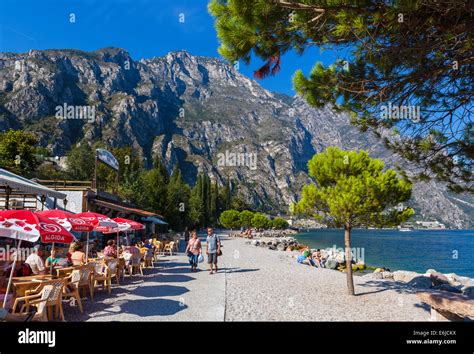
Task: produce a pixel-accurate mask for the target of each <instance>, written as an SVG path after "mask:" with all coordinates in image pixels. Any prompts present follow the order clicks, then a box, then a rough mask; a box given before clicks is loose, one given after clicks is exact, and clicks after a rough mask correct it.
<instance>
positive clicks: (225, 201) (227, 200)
mask: <svg viewBox="0 0 474 354" xmlns="http://www.w3.org/2000/svg"><path fill="white" fill-rule="evenodd" d="M231 198H232V188H231V182H230V180H229V179H227V180H226V182H225V184H224V188H222V195H221V200H222V208H223V210H229V209H230V208H231Z"/></svg>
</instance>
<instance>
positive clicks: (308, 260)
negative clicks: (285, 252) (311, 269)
mask: <svg viewBox="0 0 474 354" xmlns="http://www.w3.org/2000/svg"><path fill="white" fill-rule="evenodd" d="M296 261H297V262H298V263H302V264H307V265H311V266H316V264H315V263H314V261H313V259H312V257H311V253H310V252H309V248H305V249H304V250H303V251H302V252H301V255H299V256H298V257H297V258H296Z"/></svg>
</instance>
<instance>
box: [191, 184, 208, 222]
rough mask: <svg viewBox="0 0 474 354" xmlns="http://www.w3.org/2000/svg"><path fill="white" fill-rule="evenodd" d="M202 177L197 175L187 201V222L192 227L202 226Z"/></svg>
mask: <svg viewBox="0 0 474 354" xmlns="http://www.w3.org/2000/svg"><path fill="white" fill-rule="evenodd" d="M203 208H204V201H203V199H202V176H201V175H198V178H197V181H196V184H195V185H194V187H193V189H192V191H191V197H190V199H189V221H190V223H191V224H192V226H195V227H198V226H203Z"/></svg>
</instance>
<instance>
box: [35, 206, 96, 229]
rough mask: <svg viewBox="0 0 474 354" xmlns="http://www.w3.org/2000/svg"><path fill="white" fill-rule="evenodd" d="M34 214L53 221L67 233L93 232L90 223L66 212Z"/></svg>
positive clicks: (55, 211)
mask: <svg viewBox="0 0 474 354" xmlns="http://www.w3.org/2000/svg"><path fill="white" fill-rule="evenodd" d="M36 214H38V215H41V216H44V217H47V218H48V219H51V220H53V221H54V222H56V223H58V224H59V225H61V226H62V227H64V228H65V229H66V230H68V231H71V230H72V231H80V232H82V231H84V232H91V231H93V230H94V226H93V225H92V224H91V223H89V222H87V221H86V220H84V219H81V218H78V217H76V214H73V213H70V212H68V211H64V210H58V209H53V210H44V211H38V212H36Z"/></svg>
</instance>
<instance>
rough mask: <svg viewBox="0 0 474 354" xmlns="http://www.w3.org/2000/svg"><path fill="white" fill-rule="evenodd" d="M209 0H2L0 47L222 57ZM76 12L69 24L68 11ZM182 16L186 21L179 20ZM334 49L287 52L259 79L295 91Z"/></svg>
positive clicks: (245, 69) (268, 85)
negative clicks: (275, 70) (297, 79)
mask: <svg viewBox="0 0 474 354" xmlns="http://www.w3.org/2000/svg"><path fill="white" fill-rule="evenodd" d="M207 3H208V1H207V0H41V1H40V0H1V1H0V51H2V52H26V51H29V50H30V49H52V48H55V49H64V48H74V49H81V50H86V51H90V50H95V49H99V48H104V47H119V48H123V49H125V50H127V51H128V52H129V53H130V55H131V56H132V58H134V59H135V60H139V59H141V58H151V57H154V56H162V55H165V54H166V53H168V52H170V51H173V50H182V49H185V50H187V51H188V52H189V53H191V54H193V55H202V56H212V57H218V56H219V55H218V53H217V48H218V46H219V42H218V40H217V38H216V32H215V30H214V21H213V18H212V16H210V15H209V13H208V12H207ZM71 13H73V14H74V15H75V20H76V22H75V23H71V22H70V21H69V20H70V14H71ZM180 14H184V23H181V22H180V21H179V16H180ZM337 57H338V56H337V54H335V53H334V52H331V51H327V52H324V53H321V52H320V51H319V49H317V48H314V49H312V50H310V51H308V52H306V53H305V55H304V56H298V55H296V54H294V53H288V54H286V55H285V56H284V57H283V58H282V68H281V71H280V73H279V74H278V75H277V76H275V77H270V78H266V79H264V80H261V81H259V82H260V84H261V85H262V86H264V87H265V88H267V89H269V90H271V91H276V92H282V93H286V94H289V95H293V94H294V91H293V89H292V84H291V77H292V75H293V74H294V72H295V71H296V70H297V69H300V68H301V69H302V70H303V72H305V73H309V71H310V70H311V68H312V66H313V65H314V63H315V62H316V61H322V62H323V63H324V64H330V63H332V62H334V61H335V60H336V59H337ZM260 64H261V62H260V61H258V60H252V62H251V64H250V65H249V66H245V65H244V64H243V63H241V65H240V71H241V72H242V73H244V74H245V75H247V76H249V77H252V74H253V71H254V70H255V69H257V68H258V67H259V66H260Z"/></svg>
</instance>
